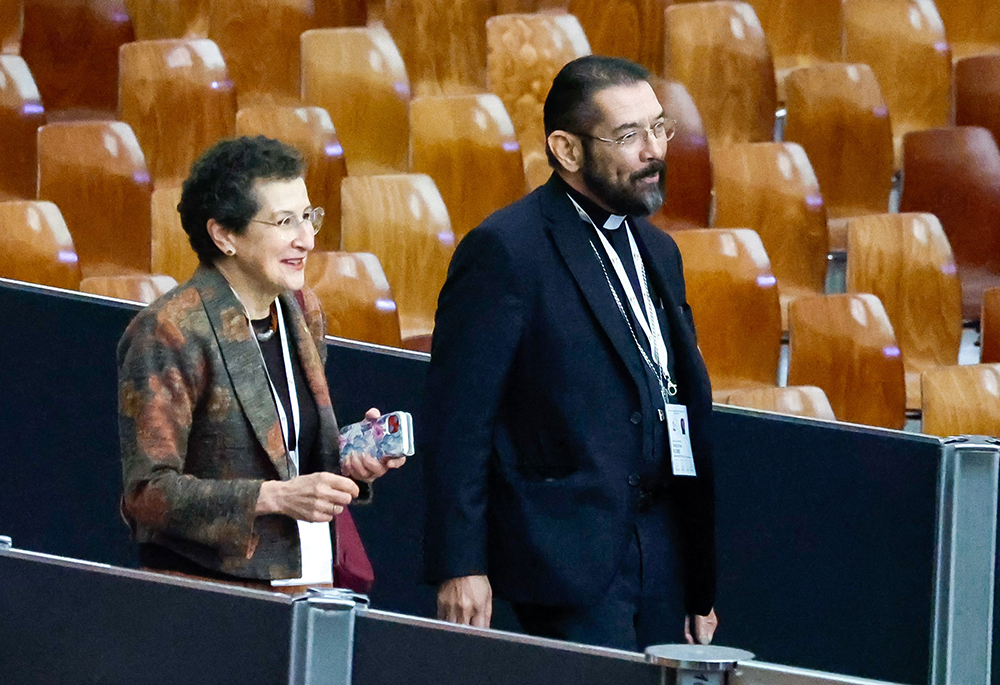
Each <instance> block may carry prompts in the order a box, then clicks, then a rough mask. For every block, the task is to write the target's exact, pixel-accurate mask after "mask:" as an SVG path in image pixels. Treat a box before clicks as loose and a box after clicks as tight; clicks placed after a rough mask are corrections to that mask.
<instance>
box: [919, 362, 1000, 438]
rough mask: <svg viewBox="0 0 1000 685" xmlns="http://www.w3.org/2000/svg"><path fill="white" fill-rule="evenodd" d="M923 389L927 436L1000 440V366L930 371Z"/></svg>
mask: <svg viewBox="0 0 1000 685" xmlns="http://www.w3.org/2000/svg"><path fill="white" fill-rule="evenodd" d="M923 388H924V413H923V432H924V433H928V434H930V435H940V436H942V437H945V436H949V435H989V436H991V437H994V438H1000V364H973V365H969V366H950V367H948V368H943V369H935V370H934V371H928V372H926V373H925V374H924V375H923Z"/></svg>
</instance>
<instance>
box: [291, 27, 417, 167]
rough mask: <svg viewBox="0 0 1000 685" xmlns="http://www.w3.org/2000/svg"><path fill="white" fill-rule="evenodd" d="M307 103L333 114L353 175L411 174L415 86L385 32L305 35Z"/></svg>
mask: <svg viewBox="0 0 1000 685" xmlns="http://www.w3.org/2000/svg"><path fill="white" fill-rule="evenodd" d="M302 102H303V103H305V104H307V105H315V106H317V107H322V108H323V109H325V110H326V111H327V112H329V114H330V118H331V119H332V120H333V125H334V126H335V127H336V128H337V135H338V137H339V138H340V142H341V143H342V144H343V146H344V154H345V156H346V157H347V171H348V173H350V174H352V175H355V174H391V173H400V172H405V171H409V156H408V150H409V141H410V118H409V103H410V81H409V79H408V78H407V76H406V68H405V67H404V66H403V59H402V57H400V55H399V50H397V49H396V44H395V43H394V42H393V40H392V37H391V36H390V35H389V33H388V32H387V31H386V30H385V29H384V28H382V27H377V26H376V27H364V28H339V29H314V30H312V31H306V32H305V33H303V34H302Z"/></svg>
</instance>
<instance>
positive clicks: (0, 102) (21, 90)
mask: <svg viewBox="0 0 1000 685" xmlns="http://www.w3.org/2000/svg"><path fill="white" fill-rule="evenodd" d="M43 124H45V108H44V107H43V106H42V99H41V95H39V93H38V88H37V87H36V86H35V81H34V79H33V78H32V77H31V71H30V70H29V69H28V65H27V64H26V63H25V61H24V60H23V59H21V58H20V57H18V56H17V55H0V150H2V151H3V154H2V155H0V200H5V199H15V198H23V199H30V198H34V197H35V191H36V187H35V184H36V177H37V171H36V169H35V167H36V164H37V159H38V158H37V144H36V142H35V135H36V131H38V127H39V126H42V125H43Z"/></svg>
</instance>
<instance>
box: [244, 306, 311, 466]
mask: <svg viewBox="0 0 1000 685" xmlns="http://www.w3.org/2000/svg"><path fill="white" fill-rule="evenodd" d="M233 292H234V293H235V292H236V291H235V290H234V291H233ZM237 297H239V296H237ZM274 306H275V308H276V310H277V313H278V317H277V318H278V336H279V337H280V339H281V358H282V361H283V362H284V366H285V380H286V381H287V383H288V400H289V403H290V404H291V405H292V423H293V424H294V426H295V449H294V450H291V449H288V445H289V442H288V437H289V435H288V415H287V414H286V413H285V407H284V406H283V405H282V403H281V397H279V396H278V390H277V388H275V387H274V381H273V380H272V379H271V373H270V372H269V371H268V370H267V363H266V362H264V352H263V351H262V350H261V349H260V342H258V341H257V334H256V332H255V331H254V330H253V323H250V313H249V311H247V323H248V325H249V326H250V339H251V340H253V341H254V344H255V345H257V351H258V352H259V353H260V361H261V363H262V364H264V374H265V375H266V376H267V383H268V385H269V386H270V388H271V397H272V398H273V399H274V406H275V408H276V409H277V410H278V423H280V424H281V437H282V439H284V441H285V451H287V452H288V456H289V458H290V459H291V460H292V464H293V465H294V467H295V470H294V473H293V474H292V476H293V477H294V476H295V475H297V474H298V471H299V435H300V433H301V428H302V422H301V421H300V420H299V414H300V411H299V395H298V393H297V392H296V390H295V376H294V375H293V374H292V354H291V351H290V349H289V345H288V335H287V333H286V331H285V317H284V316H283V315H282V313H281V301H280V300H278V299H277V298H275V300H274ZM244 308H245V306H244Z"/></svg>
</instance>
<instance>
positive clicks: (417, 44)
mask: <svg viewBox="0 0 1000 685" xmlns="http://www.w3.org/2000/svg"><path fill="white" fill-rule="evenodd" d="M492 15H493V2H492V1H491V0H386V3H385V26H386V28H387V29H389V32H390V33H391V34H392V37H393V39H394V40H395V41H396V45H397V46H399V52H400V54H402V56H403V62H404V63H405V64H406V71H407V73H408V74H409V75H410V83H411V84H412V85H413V95H414V97H427V96H431V95H469V94H473V93H481V92H483V91H485V90H486V20H487V19H489V18H490V16H492Z"/></svg>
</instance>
